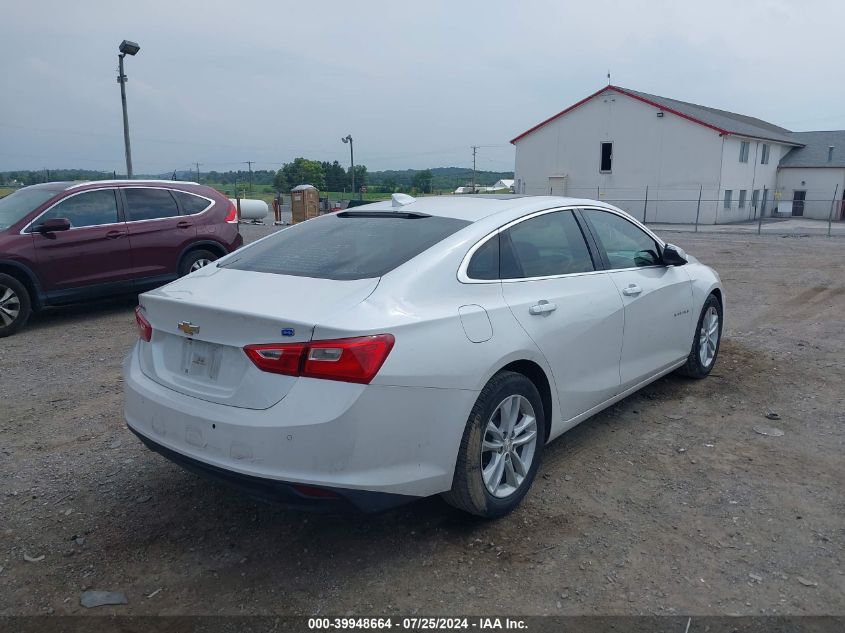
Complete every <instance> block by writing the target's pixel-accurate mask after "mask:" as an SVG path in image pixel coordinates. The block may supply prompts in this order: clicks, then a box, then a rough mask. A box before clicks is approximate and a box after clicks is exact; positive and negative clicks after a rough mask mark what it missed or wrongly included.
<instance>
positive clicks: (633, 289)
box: [622, 284, 643, 297]
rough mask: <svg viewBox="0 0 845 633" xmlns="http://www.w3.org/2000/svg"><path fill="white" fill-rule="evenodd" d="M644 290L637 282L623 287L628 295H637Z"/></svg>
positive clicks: (623, 290) (623, 291)
mask: <svg viewBox="0 0 845 633" xmlns="http://www.w3.org/2000/svg"><path fill="white" fill-rule="evenodd" d="M642 291H643V289H642V288H640V287H639V286H638V285H637V284H628V287H627V288H623V289H622V294H623V295H625V296H626V297H636V296H637V295H638V294H640V293H641V292H642Z"/></svg>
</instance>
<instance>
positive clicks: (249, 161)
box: [244, 160, 255, 195]
mask: <svg viewBox="0 0 845 633" xmlns="http://www.w3.org/2000/svg"><path fill="white" fill-rule="evenodd" d="M244 162H245V163H246V164H247V165H249V195H252V164H253V163H254V162H255V161H254V160H247V161H244Z"/></svg>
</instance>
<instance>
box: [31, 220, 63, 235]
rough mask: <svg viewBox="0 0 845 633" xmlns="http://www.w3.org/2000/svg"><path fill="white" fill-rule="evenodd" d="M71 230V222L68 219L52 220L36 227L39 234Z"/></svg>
mask: <svg viewBox="0 0 845 633" xmlns="http://www.w3.org/2000/svg"><path fill="white" fill-rule="evenodd" d="M69 229H70V220H68V219H67V218H50V219H49V220H44V221H43V222H42V223H41V224H39V225H38V226H36V227H35V230H36V231H38V232H39V233H55V232H56V231H67V230H69Z"/></svg>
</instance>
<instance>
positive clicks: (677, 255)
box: [663, 244, 687, 266]
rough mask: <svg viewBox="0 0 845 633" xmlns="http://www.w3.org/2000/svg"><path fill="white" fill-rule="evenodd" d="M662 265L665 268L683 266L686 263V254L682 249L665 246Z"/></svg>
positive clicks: (671, 245)
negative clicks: (665, 266)
mask: <svg viewBox="0 0 845 633" xmlns="http://www.w3.org/2000/svg"><path fill="white" fill-rule="evenodd" d="M663 263H664V264H666V265H667V266H683V265H684V264H686V263H687V254H686V253H685V252H684V249H682V248H679V247H677V246H675V245H674V244H667V245H666V246H664V247H663Z"/></svg>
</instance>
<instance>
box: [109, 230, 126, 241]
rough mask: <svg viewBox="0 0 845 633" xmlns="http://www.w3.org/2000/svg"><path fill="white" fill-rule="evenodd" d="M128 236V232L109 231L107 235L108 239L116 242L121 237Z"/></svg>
mask: <svg viewBox="0 0 845 633" xmlns="http://www.w3.org/2000/svg"><path fill="white" fill-rule="evenodd" d="M124 235H126V231H109V232H108V233H106V239H109V240H116V239H117V238H119V237H123V236H124Z"/></svg>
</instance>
